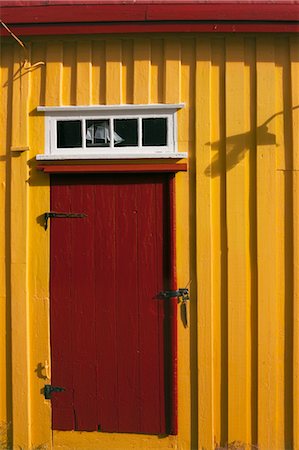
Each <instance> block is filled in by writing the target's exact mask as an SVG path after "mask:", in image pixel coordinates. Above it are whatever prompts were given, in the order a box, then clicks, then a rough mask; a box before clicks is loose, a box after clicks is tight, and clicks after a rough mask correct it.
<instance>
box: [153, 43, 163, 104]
mask: <svg viewBox="0 0 299 450" xmlns="http://www.w3.org/2000/svg"><path fill="white" fill-rule="evenodd" d="M163 48H164V41H163V40H162V39H153V40H152V41H151V103H162V102H163V78H164V58H163Z"/></svg>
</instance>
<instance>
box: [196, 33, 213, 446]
mask: <svg viewBox="0 0 299 450" xmlns="http://www.w3.org/2000/svg"><path fill="white" fill-rule="evenodd" d="M195 89H196V91H195V96H196V97H195V98H196V115H195V129H196V135H195V139H196V141H195V142H196V151H197V157H196V241H197V245H196V253H197V255H196V265H197V333H198V361H197V364H198V400H197V402H198V448H200V449H207V450H210V449H213V448H214V436H215V432H214V373H213V370H214V368H213V351H214V350H213V344H214V342H213V334H214V324H213V314H214V312H213V302H212V298H213V280H212V236H211V229H212V211H211V206H212V198H211V177H210V176H206V170H207V168H208V167H209V166H210V165H211V120H212V117H211V97H210V96H211V43H210V40H209V39H207V38H201V39H198V41H197V45H196V88H195ZM199 355H200V357H199Z"/></svg>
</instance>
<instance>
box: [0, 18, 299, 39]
mask: <svg viewBox="0 0 299 450" xmlns="http://www.w3.org/2000/svg"><path fill="white" fill-rule="evenodd" d="M294 17H295V16H294ZM11 29H12V31H13V32H14V33H15V34H16V35H17V36H19V37H20V36H52V35H58V34H61V35H69V34H83V35H84V34H107V33H113V34H118V33H119V34H122V33H298V32H299V25H298V23H297V21H294V22H278V21H277V22H274V21H273V22H246V21H244V22H228V21H227V22H221V21H218V22H215V21H214V22H212V21H211V22H204V21H203V22H200V21H198V22H192V21H189V22H163V21H161V22H130V23H129V22H117V23H109V24H100V23H88V24H83V25H82V24H77V25H76V24H74V25H73V24H63V25H59V24H48V25H47V24H45V25H44V24H41V25H37V24H36V25H34V26H33V25H26V24H25V25H22V24H21V25H12V26H11ZM0 36H8V37H11V36H10V34H9V33H8V31H6V30H5V28H3V27H2V28H1V27H0Z"/></svg>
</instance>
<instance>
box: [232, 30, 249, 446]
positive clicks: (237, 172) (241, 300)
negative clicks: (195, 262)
mask: <svg viewBox="0 0 299 450" xmlns="http://www.w3.org/2000/svg"><path fill="white" fill-rule="evenodd" d="M244 59H245V58H244V41H243V40H242V39H240V38H228V39H227V42H226V136H227V137H226V180H227V183H226V195H227V203H226V217H227V247H228V261H227V264H228V282H227V300H228V441H229V442H232V441H234V440H237V441H240V442H243V443H250V441H251V416H250V395H251V391H250V355H251V344H250V267H249V264H250V261H249V251H248V247H249V236H248V224H249V213H250V211H249V157H248V150H249V148H248V143H247V137H248V131H249V117H248V114H246V107H248V102H249V100H248V99H250V94H251V93H250V91H249V89H248V80H247V79H246V75H247V73H246V70H245V67H244ZM236 99H238V101H236ZM236 337H238V338H237V339H236Z"/></svg>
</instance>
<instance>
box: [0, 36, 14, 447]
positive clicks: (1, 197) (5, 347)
mask: <svg viewBox="0 0 299 450" xmlns="http://www.w3.org/2000/svg"><path fill="white" fill-rule="evenodd" d="M11 53H12V46H4V45H3V48H2V55H1V70H0V86H1V89H0V123H1V124H2V123H5V122H6V117H7V115H8V113H9V111H8V108H7V99H8V88H9V77H11V76H12V61H11ZM7 138H8V130H7V129H6V127H2V132H1V133H0V148H1V152H0V429H1V426H2V427H4V430H3V436H2V433H1V432H0V436H1V438H2V439H3V441H4V442H5V443H6V441H7V433H6V431H5V427H6V424H7V423H8V422H9V421H10V419H11V418H10V417H9V411H8V408H7V401H8V398H9V394H8V392H7V391H8V389H7V388H8V386H9V385H8V383H9V378H10V377H11V374H10V373H8V370H9V368H10V367H9V366H8V365H7V358H8V355H9V354H10V352H9V350H10V349H9V327H8V324H7V315H8V313H9V309H8V307H7V298H6V295H7V292H6V260H7V258H6V253H7V249H6V244H5V242H6V211H7V209H6V194H7V191H6V181H7V180H6V170H7V169H6V168H7V159H8V157H7V156H6V155H7V153H8V150H7V149H8V139H7ZM8 294H9V292H8Z"/></svg>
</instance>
